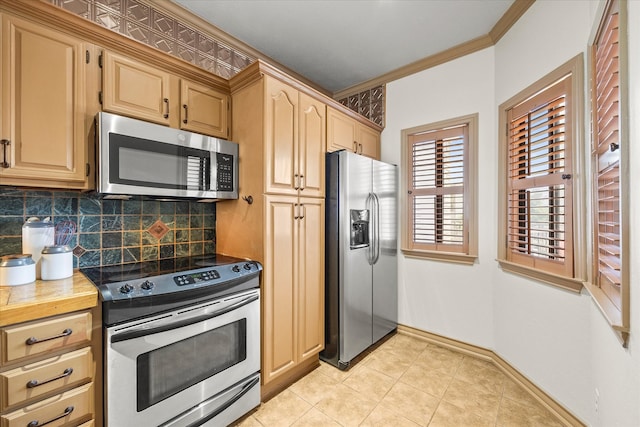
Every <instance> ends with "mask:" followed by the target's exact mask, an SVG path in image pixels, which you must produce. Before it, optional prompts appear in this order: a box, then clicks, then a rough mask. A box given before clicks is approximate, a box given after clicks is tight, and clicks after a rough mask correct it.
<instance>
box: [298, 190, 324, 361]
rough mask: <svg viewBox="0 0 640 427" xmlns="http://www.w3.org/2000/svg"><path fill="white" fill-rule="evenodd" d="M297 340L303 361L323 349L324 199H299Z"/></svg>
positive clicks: (315, 355)
mask: <svg viewBox="0 0 640 427" xmlns="http://www.w3.org/2000/svg"><path fill="white" fill-rule="evenodd" d="M298 210H299V211H300V214H299V219H298V225H297V226H298V230H299V233H298V325H299V326H298V334H299V337H298V342H299V348H298V352H299V356H300V361H303V360H306V359H308V358H310V357H317V355H318V353H319V352H320V351H322V350H323V349H324V199H312V198H302V197H301V198H300V204H299V208H298Z"/></svg>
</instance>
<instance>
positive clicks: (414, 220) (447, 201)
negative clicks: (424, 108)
mask: <svg viewBox="0 0 640 427" xmlns="http://www.w3.org/2000/svg"><path fill="white" fill-rule="evenodd" d="M468 139H469V138H468V125H466V124H465V125H462V126H456V127H452V128H447V129H441V130H435V131H430V132H424V133H419V134H414V135H410V137H409V144H410V145H411V148H410V150H409V151H408V155H409V157H410V158H409V163H408V164H409V165H410V173H409V182H408V185H407V188H408V190H409V191H408V193H409V209H408V212H409V218H408V221H409V224H411V225H412V227H410V233H411V238H410V239H409V240H410V244H411V245H412V247H411V248H412V249H423V250H437V251H445V252H462V253H466V252H467V250H468V236H467V235H466V230H467V229H468V219H467V217H466V215H465V200H464V198H465V192H464V189H465V179H466V173H465V164H466V158H467V144H468Z"/></svg>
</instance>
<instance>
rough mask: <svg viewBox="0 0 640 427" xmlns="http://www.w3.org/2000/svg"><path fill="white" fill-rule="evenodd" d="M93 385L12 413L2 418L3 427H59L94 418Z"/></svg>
mask: <svg viewBox="0 0 640 427" xmlns="http://www.w3.org/2000/svg"><path fill="white" fill-rule="evenodd" d="M93 398H94V397H93V383H89V384H85V385H82V386H80V387H76V388H74V389H71V390H69V391H65V392H64V393H61V394H57V395H55V396H53V397H50V398H48V399H45V400H42V401H40V402H37V403H34V404H32V405H29V406H26V407H24V408H22V409H18V410H16V411H13V412H10V413H8V414H5V415H2V416H1V417H0V421H1V423H0V425H1V426H2V427H25V426H27V425H29V423H33V424H32V425H37V426H40V425H45V424H46V425H47V426H48V427H58V426H62V425H66V424H73V423H75V424H78V423H79V422H80V421H82V419H83V418H86V419H89V418H93V409H94V408H93Z"/></svg>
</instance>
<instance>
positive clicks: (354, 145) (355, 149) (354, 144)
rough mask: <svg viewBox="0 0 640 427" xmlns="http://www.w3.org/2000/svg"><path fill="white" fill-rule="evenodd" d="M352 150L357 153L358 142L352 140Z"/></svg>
mask: <svg viewBox="0 0 640 427" xmlns="http://www.w3.org/2000/svg"><path fill="white" fill-rule="evenodd" d="M353 152H354V153H356V154H358V142H357V141H353Z"/></svg>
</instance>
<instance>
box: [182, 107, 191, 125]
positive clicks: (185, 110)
mask: <svg viewBox="0 0 640 427" xmlns="http://www.w3.org/2000/svg"><path fill="white" fill-rule="evenodd" d="M182 108H184V120H182V123H184V124H185V125H186V124H187V121H188V120H187V111H188V110H187V109H188V108H189V107H187V104H182Z"/></svg>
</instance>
